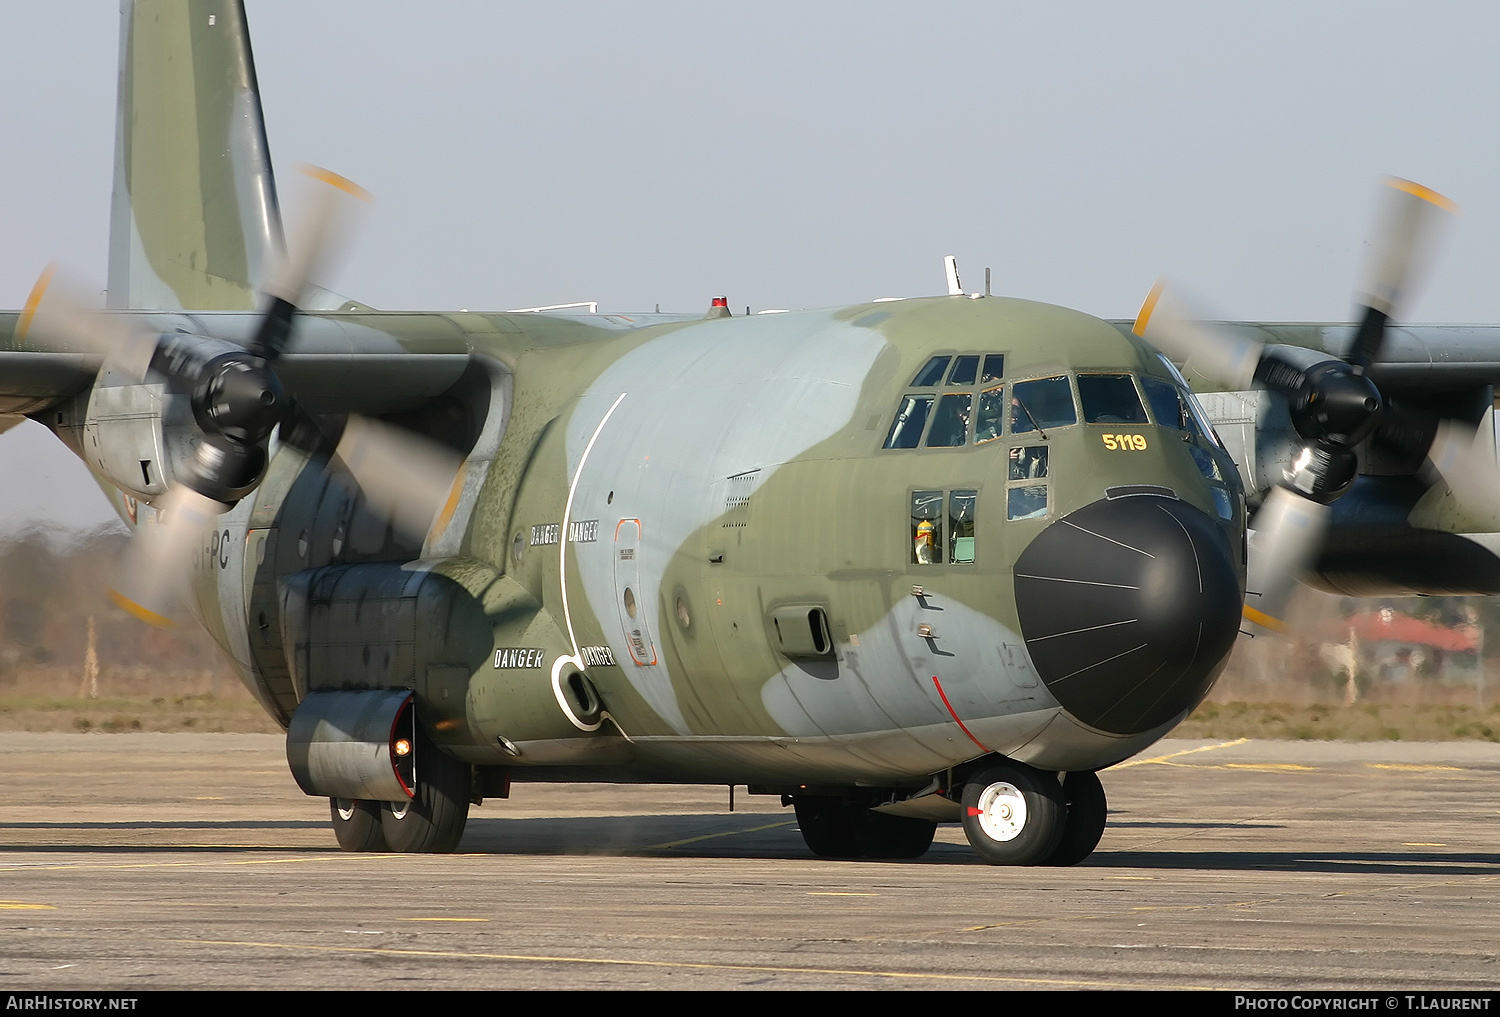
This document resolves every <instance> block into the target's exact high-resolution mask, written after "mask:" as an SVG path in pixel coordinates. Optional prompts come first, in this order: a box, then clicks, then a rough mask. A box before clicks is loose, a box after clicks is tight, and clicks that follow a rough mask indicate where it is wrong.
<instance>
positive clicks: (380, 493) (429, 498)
mask: <svg viewBox="0 0 1500 1017" xmlns="http://www.w3.org/2000/svg"><path fill="white" fill-rule="evenodd" d="M334 461H335V462H336V463H339V464H342V465H343V467H344V469H346V470H347V471H348V472H349V475H350V476H351V477H353V478H354V481H355V483H357V484H358V485H359V487H360V490H362V491H363V492H364V495H365V500H366V501H367V502H368V503H369V504H370V505H371V507H373V508H375V509H377V510H378V511H381V512H384V513H386V514H388V515H390V516H391V518H392V520H393V521H394V522H395V524H396V526H397V528H398V529H400V530H401V532H403V533H405V534H407V535H408V536H411V537H413V538H417V537H422V538H425V537H426V535H427V534H428V532H429V531H431V530H433V529H435V528H436V529H437V530H439V531H440V530H441V529H442V527H444V526H446V525H447V522H448V519H449V518H451V517H452V515H453V510H454V509H455V508H456V507H457V504H458V497H459V494H460V493H461V492H462V488H463V469H462V468H463V456H461V455H459V454H458V453H457V452H455V451H453V450H452V449H451V448H448V447H447V446H446V445H440V444H438V443H437V442H435V441H432V440H431V439H429V438H424V437H422V436H421V435H419V434H414V433H413V432H411V431H408V430H406V429H405V428H402V427H396V426H394V425H392V424H386V423H383V422H381V421H379V420H375V419H373V418H371V417H361V416H351V417H350V418H349V422H348V423H347V424H346V425H345V426H344V433H343V436H342V437H341V438H340V439H339V442H338V446H337V448H335V450H334Z"/></svg>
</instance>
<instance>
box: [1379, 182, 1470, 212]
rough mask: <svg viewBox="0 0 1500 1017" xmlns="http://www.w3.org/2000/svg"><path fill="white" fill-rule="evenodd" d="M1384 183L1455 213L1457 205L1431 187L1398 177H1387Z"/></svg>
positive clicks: (1445, 210)
mask: <svg viewBox="0 0 1500 1017" xmlns="http://www.w3.org/2000/svg"><path fill="white" fill-rule="evenodd" d="M1386 183H1387V184H1389V185H1390V186H1391V187H1394V188H1395V189H1396V190H1398V191H1405V192H1406V193H1407V194H1410V195H1411V196H1412V197H1414V198H1420V199H1422V200H1423V201H1425V202H1428V203H1429V204H1433V205H1436V206H1437V207H1438V208H1441V209H1442V210H1443V211H1444V212H1449V213H1456V212H1457V211H1458V206H1457V205H1456V204H1454V203H1453V202H1452V201H1451V200H1450V199H1448V198H1445V197H1443V196H1442V195H1441V194H1439V193H1438V192H1437V191H1434V190H1433V189H1432V188H1431V187H1423V186H1422V185H1421V184H1419V183H1417V182H1415V181H1413V180H1402V179H1401V178H1400V177H1388V178H1387V179H1386Z"/></svg>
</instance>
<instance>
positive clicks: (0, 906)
mask: <svg viewBox="0 0 1500 1017" xmlns="http://www.w3.org/2000/svg"><path fill="white" fill-rule="evenodd" d="M56 910H57V908H56V907H54V906H53V905H51V904H29V903H27V902H26V901H23V900H0V911H56Z"/></svg>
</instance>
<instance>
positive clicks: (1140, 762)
mask: <svg viewBox="0 0 1500 1017" xmlns="http://www.w3.org/2000/svg"><path fill="white" fill-rule="evenodd" d="M1249 740H1250V739H1248V738H1236V739H1235V740H1234V741H1232V742H1220V743H1219V744H1217V745H1200V746H1198V747H1197V748H1196V749H1183V750H1182V751H1181V752H1169V753H1167V754H1166V755H1165V756H1152V757H1151V758H1150V759H1132V760H1129V761H1128V762H1124V763H1120V764H1119V765H1118V766H1112V767H1110V769H1111V770H1123V769H1125V767H1127V766H1144V765H1145V764H1147V763H1165V762H1166V761H1167V760H1169V759H1176V758H1177V757H1179V756H1190V755H1192V754H1193V753H1194V752H1212V751H1213V750H1214V749H1227V748H1230V747H1231V746H1234V745H1243V744H1245V743H1246V742H1248V741H1249Z"/></svg>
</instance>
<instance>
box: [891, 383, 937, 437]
mask: <svg viewBox="0 0 1500 1017" xmlns="http://www.w3.org/2000/svg"><path fill="white" fill-rule="evenodd" d="M932 402H933V397H932V396H930V395H927V396H924V395H909V396H906V397H905V398H903V399H902V400H901V409H900V410H899V411H897V413H896V419H895V420H893V421H892V422H891V433H890V434H889V435H887V436H886V439H885V447H886V448H916V447H917V444H918V443H919V442H920V441H921V440H922V428H923V427H925V426H926V425H927V415H928V414H929V413H931V412H932Z"/></svg>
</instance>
